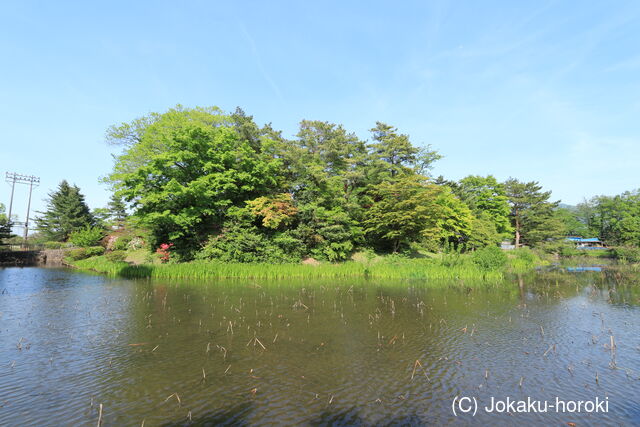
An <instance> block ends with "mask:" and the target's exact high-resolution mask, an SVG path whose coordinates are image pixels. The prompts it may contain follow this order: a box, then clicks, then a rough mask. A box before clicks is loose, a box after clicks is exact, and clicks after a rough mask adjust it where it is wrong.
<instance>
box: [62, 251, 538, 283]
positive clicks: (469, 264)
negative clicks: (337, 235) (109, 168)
mask: <svg viewBox="0 0 640 427" xmlns="http://www.w3.org/2000/svg"><path fill="white" fill-rule="evenodd" d="M537 262H539V259H537V258H533V257H531V256H529V255H527V256H510V257H509V258H508V259H507V262H506V263H505V264H502V265H500V266H482V265H478V264H477V263H475V262H473V260H472V258H471V257H470V256H467V255H444V256H440V257H438V258H395V257H390V258H389V259H385V258H382V259H380V260H378V261H376V262H357V261H349V262H344V263H338V264H332V263H324V264H320V265H315V266H314V265H304V264H241V263H220V262H212V261H193V262H186V263H178V264H141V265H132V264H129V263H127V262H123V261H115V262H114V261H109V260H108V259H106V258H105V257H104V256H96V257H92V258H88V259H84V260H80V261H72V262H70V264H71V265H73V266H75V267H76V268H79V269H81V270H87V271H94V272H98V273H102V274H107V275H110V276H116V277H123V278H129V279H134V278H147V277H149V278H158V279H223V278H225V279H227V278H239V279H284V278H298V279H316V278H356V277H363V278H379V279H428V280H484V281H499V280H502V279H503V277H504V274H505V272H507V271H512V272H513V271H515V272H521V271H527V270H531V269H532V268H533V267H534V266H535V265H537Z"/></svg>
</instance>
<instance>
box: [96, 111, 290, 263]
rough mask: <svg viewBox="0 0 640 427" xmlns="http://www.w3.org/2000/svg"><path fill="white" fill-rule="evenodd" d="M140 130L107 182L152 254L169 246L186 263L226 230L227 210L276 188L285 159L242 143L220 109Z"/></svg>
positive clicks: (172, 115)
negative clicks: (145, 231) (142, 230)
mask: <svg viewBox="0 0 640 427" xmlns="http://www.w3.org/2000/svg"><path fill="white" fill-rule="evenodd" d="M144 123H145V126H143V127H141V128H138V127H137V124H136V123H132V124H129V125H123V126H122V127H121V128H122V132H121V134H123V135H124V134H126V135H128V133H126V132H125V131H128V130H129V129H133V128H136V132H135V135H136V137H135V138H136V139H134V142H133V144H132V145H131V144H129V142H127V141H125V142H124V143H125V145H127V148H126V149H125V151H124V153H123V154H122V155H120V156H118V157H117V159H116V166H115V170H114V172H113V173H112V174H111V175H110V177H109V180H110V181H111V182H112V183H113V184H114V186H115V188H116V190H118V194H119V195H121V196H123V197H124V198H125V199H126V200H127V201H129V202H130V203H132V205H133V206H134V208H135V209H136V215H137V216H138V218H140V221H141V225H142V226H143V227H147V228H149V229H150V230H151V238H152V242H151V244H152V246H154V247H155V246H158V245H159V244H161V243H166V242H171V243H174V244H175V248H176V250H177V251H178V253H180V254H181V255H183V256H186V257H189V256H190V254H191V252H192V251H193V250H194V249H195V248H197V247H198V246H199V245H200V243H201V242H204V241H205V240H206V239H207V238H208V236H209V235H211V234H212V233H215V232H216V231H217V230H220V229H221V226H222V223H223V222H224V220H225V217H226V212H227V210H228V209H229V208H230V207H233V206H239V205H244V202H245V201H246V200H252V199H255V198H256V197H258V196H260V195H261V194H264V193H265V192H268V191H269V190H270V189H271V188H277V184H278V177H279V176H280V173H281V166H282V162H281V160H280V159H278V158H275V157H273V156H270V155H268V154H266V152H267V151H268V150H269V148H270V147H271V146H272V144H271V141H269V140H267V139H262V140H261V141H260V144H261V149H260V150H259V151H258V150H256V148H255V147H254V141H249V140H247V139H243V138H241V137H240V135H239V133H238V132H236V131H235V130H234V129H233V128H232V127H230V118H229V117H228V116H225V115H223V114H222V113H221V112H220V111H219V110H217V109H194V110H190V109H182V108H176V109H172V110H169V111H168V112H167V113H164V114H162V115H154V116H153V120H151V122H150V123H148V122H144Z"/></svg>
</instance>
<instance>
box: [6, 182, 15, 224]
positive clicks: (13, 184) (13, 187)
mask: <svg viewBox="0 0 640 427" xmlns="http://www.w3.org/2000/svg"><path fill="white" fill-rule="evenodd" d="M5 179H6V181H7V182H11V199H10V201H9V222H11V210H12V209H13V190H15V188H16V174H15V173H14V174H11V175H9V172H7V173H6V175H5Z"/></svg>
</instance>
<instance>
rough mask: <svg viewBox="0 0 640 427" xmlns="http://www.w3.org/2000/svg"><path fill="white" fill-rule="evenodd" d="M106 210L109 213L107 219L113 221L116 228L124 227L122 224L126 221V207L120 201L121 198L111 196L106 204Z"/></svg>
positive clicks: (114, 195)
mask: <svg viewBox="0 0 640 427" xmlns="http://www.w3.org/2000/svg"><path fill="white" fill-rule="evenodd" d="M107 209H108V211H109V218H110V219H111V220H112V221H114V222H115V223H116V225H117V226H118V227H120V228H121V227H124V222H125V220H126V219H127V207H126V206H125V204H124V202H123V201H122V198H120V196H118V195H116V194H115V193H114V194H112V195H111V199H110V200H109V203H108V204H107Z"/></svg>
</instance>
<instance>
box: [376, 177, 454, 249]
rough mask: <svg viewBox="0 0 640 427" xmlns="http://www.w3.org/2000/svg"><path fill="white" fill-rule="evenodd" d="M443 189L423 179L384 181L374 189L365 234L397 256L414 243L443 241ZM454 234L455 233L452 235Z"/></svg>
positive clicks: (444, 218) (410, 178) (407, 178)
mask: <svg viewBox="0 0 640 427" xmlns="http://www.w3.org/2000/svg"><path fill="white" fill-rule="evenodd" d="M443 191H444V190H443V187H440V186H437V185H435V184H430V183H429V182H428V181H427V180H426V179H425V178H424V177H422V176H419V175H406V176H404V177H401V178H399V179H397V180H393V181H384V182H382V183H380V184H378V185H376V186H375V187H373V188H372V190H371V192H372V197H373V200H374V202H373V204H372V206H371V207H370V208H369V209H368V210H367V211H366V214H365V220H364V226H365V229H364V231H365V233H366V235H367V237H368V239H369V241H370V243H371V244H372V245H374V246H376V244H377V243H378V242H380V243H381V244H382V245H383V247H386V249H389V250H391V251H393V252H397V251H398V250H400V249H401V248H403V247H406V246H408V244H409V243H411V242H416V241H420V240H426V241H427V242H434V241H440V239H441V238H442V237H443V233H444V231H443V229H442V228H440V227H439V223H441V222H442V221H446V219H447V217H446V214H445V208H444V206H443V205H445V204H446V203H443V202H442V200H441V197H442V193H443ZM448 232H451V231H448Z"/></svg>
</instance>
